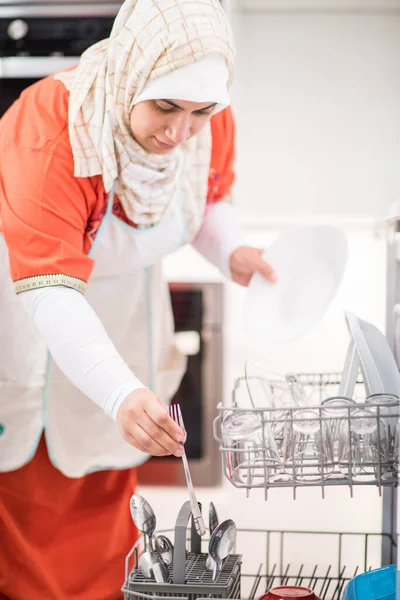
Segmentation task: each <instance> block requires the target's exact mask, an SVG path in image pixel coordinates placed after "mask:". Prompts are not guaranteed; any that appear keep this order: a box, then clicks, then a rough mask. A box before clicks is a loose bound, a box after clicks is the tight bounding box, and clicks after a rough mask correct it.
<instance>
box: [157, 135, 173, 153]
mask: <svg viewBox="0 0 400 600" xmlns="http://www.w3.org/2000/svg"><path fill="white" fill-rule="evenodd" d="M154 139H155V140H156V143H157V144H158V146H159V147H160V148H162V149H163V150H172V149H173V148H175V147H176V144H166V143H165V142H162V141H161V140H159V139H158V138H156V137H155V138H154Z"/></svg>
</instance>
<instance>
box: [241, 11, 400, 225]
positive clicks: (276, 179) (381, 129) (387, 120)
mask: <svg viewBox="0 0 400 600" xmlns="http://www.w3.org/2000/svg"><path fill="white" fill-rule="evenodd" d="M259 4H260V5H262V2H260V3H259ZM234 22H235V30H236V37H237V46H238V68H237V75H236V82H235V87H234V93H233V105H234V110H235V114H236V118H237V128H238V136H237V174H238V181H237V189H236V197H237V203H238V206H239V207H240V210H241V211H242V213H243V215H244V216H245V217H247V218H252V219H253V220H254V216H255V215H257V218H258V219H259V218H260V217H261V218H262V217H263V216H265V217H268V216H271V215H276V214H285V215H287V214H293V213H294V214H301V213H323V214H329V213H331V214H332V213H335V214H338V213H340V214H363V215H379V214H381V213H383V212H384V210H385V208H386V207H387V206H388V205H389V204H390V203H391V202H394V201H395V200H398V199H399V197H400V177H399V175H398V174H399V166H400V110H399V107H400V78H399V76H398V74H399V73H400V12H397V13H396V12H392V13H386V14H385V13H382V14H380V13H379V12H375V13H368V14H362V13H360V14H357V13H355V12H354V13H340V12H334V11H333V12H328V13H323V12H320V13H318V12H312V11H310V12H301V11H299V12H290V11H286V12H284V11H283V12H279V11H278V12H269V11H267V10H266V11H263V10H258V11H257V10H255V11H253V12H251V11H249V12H241V13H238V14H237V15H236V17H235V21H234Z"/></svg>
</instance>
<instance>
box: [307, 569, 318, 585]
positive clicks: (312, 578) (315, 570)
mask: <svg viewBox="0 0 400 600" xmlns="http://www.w3.org/2000/svg"><path fill="white" fill-rule="evenodd" d="M317 569H318V565H315V567H314V570H313V572H312V573H311V577H310V583H309V584H308V587H310V588H312V587H313V585H314V583H313V582H314V578H315V583H317V577H315V573H316V572H317Z"/></svg>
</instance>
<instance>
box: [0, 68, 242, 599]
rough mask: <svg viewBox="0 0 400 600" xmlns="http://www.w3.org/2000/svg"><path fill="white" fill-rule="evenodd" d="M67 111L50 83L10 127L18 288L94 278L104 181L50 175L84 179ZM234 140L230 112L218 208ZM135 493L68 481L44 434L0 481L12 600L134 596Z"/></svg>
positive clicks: (110, 475) (2, 142) (4, 585)
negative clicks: (129, 584) (125, 592)
mask: <svg viewBox="0 0 400 600" xmlns="http://www.w3.org/2000/svg"><path fill="white" fill-rule="evenodd" d="M67 112H68V92H67V91H66V90H65V88H64V86H63V85H62V84H61V83H60V82H58V81H55V80H54V79H53V78H47V79H44V80H42V81H40V82H38V83H37V84H35V85H34V86H32V87H30V88H28V89H27V90H26V91H25V92H24V93H23V94H22V96H21V98H20V99H19V100H18V101H17V102H15V103H14V105H13V106H12V107H11V109H10V110H9V111H8V112H7V113H6V115H5V116H4V117H3V118H2V119H1V120H0V231H1V232H2V233H3V235H4V237H5V239H6V242H7V246H8V249H9V256H10V269H11V276H12V278H13V280H14V281H15V282H17V281H21V280H27V279H28V280H29V278H30V277H35V276H37V275H43V274H52V275H54V274H60V275H63V276H67V277H69V278H71V280H74V279H75V278H77V279H79V280H83V281H87V280H88V279H89V277H90V273H91V270H92V266H93V261H92V259H90V258H89V257H88V256H87V254H88V252H89V250H90V247H91V244H92V243H93V240H94V239H95V236H96V232H97V229H98V227H99V225H100V222H101V219H102V217H103V215H104V209H105V206H106V203H107V195H106V194H105V192H104V188H103V187H102V182H101V178H100V177H99V176H98V177H91V178H87V179H76V178H73V177H71V175H65V177H64V178H59V179H58V180H57V182H56V185H55V184H54V178H53V179H52V178H51V177H50V178H47V176H46V174H47V173H48V172H49V170H51V168H52V164H54V162H55V161H57V162H59V161H61V164H62V165H65V167H66V168H65V173H66V174H68V173H71V170H72V166H71V165H72V163H73V158H72V151H71V148H70V146H69V141H68V127H67ZM233 139H234V123H233V118H232V114H231V111H230V110H229V109H226V110H225V111H223V112H221V113H219V114H217V115H215V117H213V119H212V140H213V142H212V143H213V146H212V159H211V165H210V177H209V193H208V203H211V202H216V201H218V200H220V199H221V198H223V197H224V196H226V195H227V194H229V192H230V188H231V185H232V182H233V178H234V174H233V169H232V164H233V152H234V145H233ZM58 166H59V165H58ZM57 172H58V173H60V172H61V173H62V172H63V169H57ZM116 210H117V212H118V216H119V217H120V218H121V219H124V220H125V219H126V218H125V216H124V214H123V211H122V208H121V207H119V208H118V206H116ZM5 318H6V317H5ZM0 434H1V431H0ZM135 484H136V471H135V470H134V469H129V470H120V471H100V472H97V473H92V474H89V475H86V476H84V477H82V478H79V479H71V478H68V477H65V476H64V475H63V474H61V473H60V472H59V471H58V470H57V469H56V468H55V467H54V466H53V465H52V463H51V461H50V459H49V456H48V453H47V448H46V443H45V438H44V436H42V439H41V441H40V444H39V447H38V449H37V451H36V453H35V455H34V456H33V458H32V459H31V460H30V462H28V463H27V464H26V465H25V466H23V467H22V468H20V469H18V470H16V471H12V472H8V473H0V600H28V599H29V600H117V598H122V593H121V592H120V588H121V586H122V584H123V581H124V559H125V556H126V554H127V553H128V552H129V550H130V548H131V546H132V544H133V543H134V541H135V539H136V535H137V532H136V530H135V528H134V526H133V523H132V520H131V517H130V512H129V498H130V496H131V494H132V493H133V492H134V489H135Z"/></svg>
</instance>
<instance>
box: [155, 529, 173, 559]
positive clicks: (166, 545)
mask: <svg viewBox="0 0 400 600" xmlns="http://www.w3.org/2000/svg"><path fill="white" fill-rule="evenodd" d="M155 549H156V552H157V553H158V554H159V555H160V557H161V559H162V560H163V562H164V563H165V564H166V565H167V566H168V565H170V564H171V563H172V557H173V555H174V547H173V545H172V542H171V540H170V539H169V538H168V537H167V536H166V535H158V536H157V537H156V541H155Z"/></svg>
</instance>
